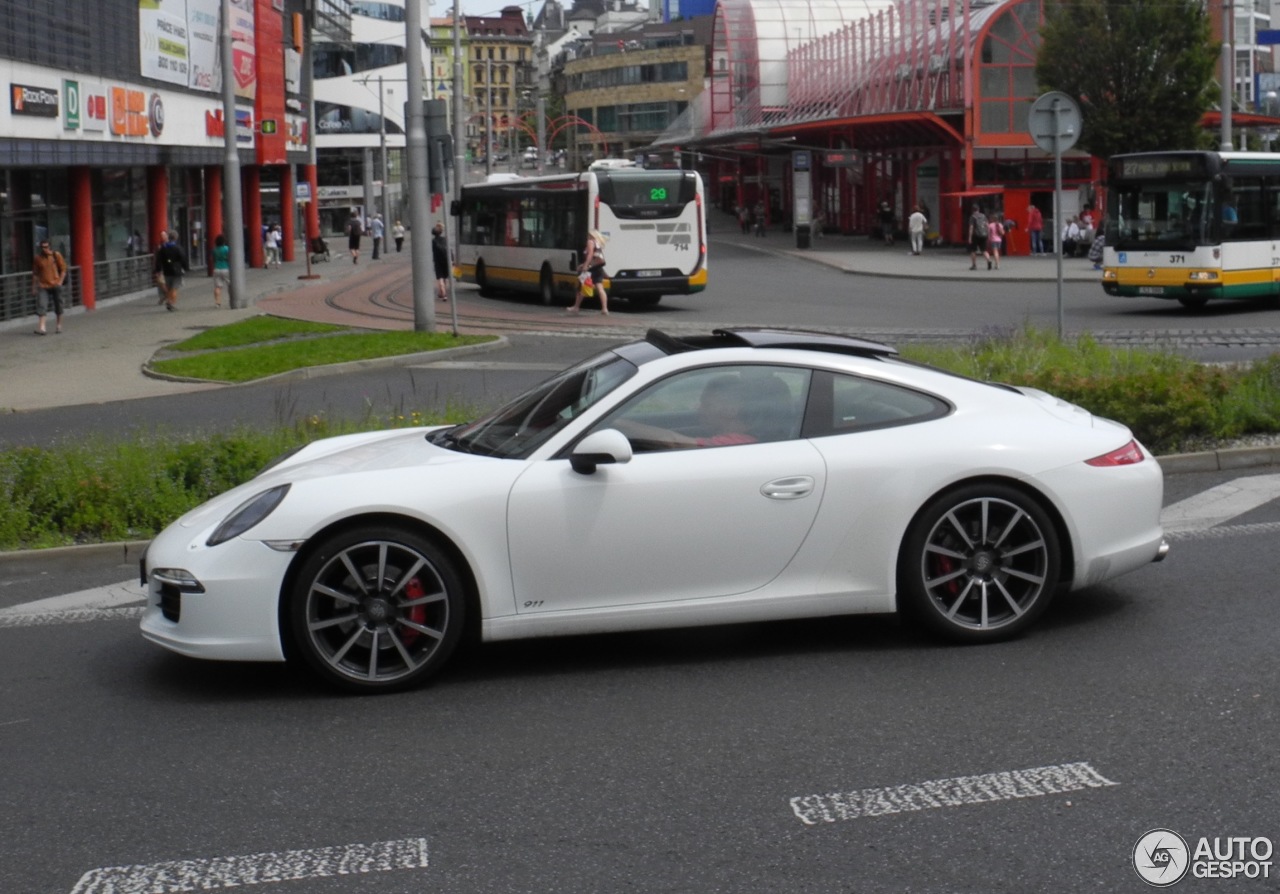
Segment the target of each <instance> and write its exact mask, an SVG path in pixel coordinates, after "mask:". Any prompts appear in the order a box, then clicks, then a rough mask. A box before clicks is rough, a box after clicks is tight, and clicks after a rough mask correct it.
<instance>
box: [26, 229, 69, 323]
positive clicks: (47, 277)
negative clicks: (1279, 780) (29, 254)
mask: <svg viewBox="0 0 1280 894" xmlns="http://www.w3.org/2000/svg"><path fill="white" fill-rule="evenodd" d="M66 281H67V262H66V260H65V259H64V258H63V257H62V253H61V252H56V251H54V250H53V249H52V248H51V247H50V245H49V240H48V239H44V240H42V241H41V242H40V246H39V248H38V249H37V251H36V256H35V259H34V260H33V261H32V264H31V293H32V294H33V295H35V296H36V317H37V323H36V335H47V334H48V330H46V329H45V324H44V318H45V315H46V314H48V313H49V307H50V305H52V306H53V319H54V329H53V331H54V332H62V284H63V283H64V282H66Z"/></svg>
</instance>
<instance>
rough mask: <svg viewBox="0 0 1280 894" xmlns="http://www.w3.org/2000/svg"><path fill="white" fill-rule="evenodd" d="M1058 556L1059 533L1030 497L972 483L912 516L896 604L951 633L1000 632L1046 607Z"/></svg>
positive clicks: (1022, 625)
mask: <svg viewBox="0 0 1280 894" xmlns="http://www.w3.org/2000/svg"><path fill="white" fill-rule="evenodd" d="M1060 563H1061V550H1060V546H1059V542H1058V536H1057V532H1056V530H1055V529H1054V526H1053V523H1052V521H1051V520H1050V519H1049V517H1048V515H1047V514H1046V513H1045V511H1044V510H1043V509H1042V508H1041V507H1040V506H1039V504H1037V503H1036V502H1035V500H1033V499H1031V498H1030V497H1028V496H1027V495H1026V494H1024V493H1022V492H1021V491H1019V490H1017V489H1015V488H1012V487H1008V486H1006V485H1001V484H978V485H970V486H967V487H963V488H960V489H958V490H955V491H952V492H950V493H948V494H945V495H943V496H942V497H940V498H938V499H937V500H935V501H934V502H932V503H930V504H929V505H928V506H927V507H925V509H924V510H922V511H921V512H920V514H919V515H917V517H916V519H915V521H914V523H913V525H912V527H911V529H910V530H909V531H908V533H907V537H906V541H905V542H904V544H903V548H902V553H901V556H900V559H899V562H898V593H899V600H900V604H899V607H900V608H901V609H903V610H904V611H905V612H907V613H908V614H910V615H912V616H913V617H915V618H916V619H917V620H919V621H920V622H921V623H922V624H924V625H925V626H926V627H928V628H929V629H930V630H932V631H933V632H935V633H938V634H941V635H942V636H944V637H946V638H948V639H951V640H955V641H959V642H990V641H994V640H999V639H1005V638H1008V637H1011V636H1015V635H1017V634H1018V633H1021V632H1022V631H1023V630H1025V629H1026V628H1027V627H1028V626H1030V625H1031V624H1032V623H1033V622H1034V621H1035V620H1036V618H1038V617H1039V616H1040V615H1041V614H1042V613H1043V612H1044V610H1045V609H1046V608H1048V605H1049V601H1050V600H1051V599H1052V598H1053V593H1054V590H1055V589H1056V588H1057V586H1058V572H1059V566H1060Z"/></svg>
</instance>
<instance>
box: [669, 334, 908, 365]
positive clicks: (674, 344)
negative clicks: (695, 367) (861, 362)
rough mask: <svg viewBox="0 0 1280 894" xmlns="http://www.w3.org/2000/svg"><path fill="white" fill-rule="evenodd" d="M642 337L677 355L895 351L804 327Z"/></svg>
mask: <svg viewBox="0 0 1280 894" xmlns="http://www.w3.org/2000/svg"><path fill="white" fill-rule="evenodd" d="M644 340H645V341H646V342H647V343H648V344H650V345H652V346H653V347H655V348H657V349H658V350H659V351H661V352H662V353H663V354H681V353H684V352H685V351H704V350H713V349H716V348H790V349H793V350H801V351H821V352H826V353H830V354H844V355H848V356H853V357H868V358H877V357H896V356H897V355H898V351H897V349H896V348H892V347H890V346H888V345H884V344H880V343H879V342H874V341H868V340H866V339H862V338H854V337H853V336H849V335H839V334H833V333H830V332H813V331H809V330H806V329H775V328H765V327H734V328H725V329H714V330H712V332H711V334H710V335H689V336H679V337H677V336H674V335H670V334H669V333H666V332H663V331H661V330H659V329H650V330H649V331H648V332H646V333H645V337H644Z"/></svg>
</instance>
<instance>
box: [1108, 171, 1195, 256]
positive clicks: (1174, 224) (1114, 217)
mask: <svg viewBox="0 0 1280 894" xmlns="http://www.w3.org/2000/svg"><path fill="white" fill-rule="evenodd" d="M1214 207H1215V205H1214V202H1213V184H1212V183H1210V182H1209V181H1207V180H1206V181H1190V182H1188V181H1182V182H1178V183H1119V184H1116V185H1114V186H1113V187H1112V189H1111V193H1110V196H1109V197H1108V202H1107V232H1106V237H1107V245H1109V246H1112V247H1113V248H1117V249H1122V250H1123V249H1130V250H1137V249H1157V250H1159V249H1184V250H1186V249H1192V248H1195V247H1196V246H1197V245H1212V244H1215V243H1217V242H1218V241H1219V239H1220V234H1219V227H1218V226H1217V223H1216V222H1217V220H1218V217H1219V215H1215V214H1214V213H1213V208H1214Z"/></svg>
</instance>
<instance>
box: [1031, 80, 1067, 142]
mask: <svg viewBox="0 0 1280 894" xmlns="http://www.w3.org/2000/svg"><path fill="white" fill-rule="evenodd" d="M1027 130H1028V131H1029V132H1030V133H1031V139H1033V140H1035V143H1036V145H1037V146H1039V147H1040V148H1041V149H1043V150H1044V151H1045V152H1066V151H1067V150H1068V149H1070V148H1071V147H1072V146H1074V145H1075V144H1076V140H1078V139H1079V138H1080V106H1079V105H1077V104H1076V101H1075V100H1074V99H1072V98H1071V97H1070V96H1068V95H1067V94H1065V93H1063V92H1062V91H1060V90H1050V91H1049V92H1048V93H1045V94H1042V95H1041V96H1039V97H1037V98H1036V101H1035V102H1033V103H1032V104H1031V114H1030V115H1029V116H1028V117H1027Z"/></svg>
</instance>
